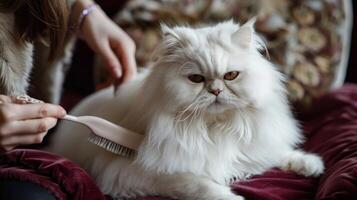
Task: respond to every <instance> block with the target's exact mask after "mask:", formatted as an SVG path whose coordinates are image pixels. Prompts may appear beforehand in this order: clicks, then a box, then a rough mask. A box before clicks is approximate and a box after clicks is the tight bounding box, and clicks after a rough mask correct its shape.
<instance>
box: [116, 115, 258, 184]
mask: <svg viewBox="0 0 357 200" xmlns="http://www.w3.org/2000/svg"><path fill="white" fill-rule="evenodd" d="M148 118H149V119H150V118H151V119H155V120H151V122H153V123H150V121H146V120H142V119H139V118H138V119H136V120H137V121H140V122H141V123H140V126H138V123H136V126H135V128H134V126H133V124H132V123H130V124H122V125H123V126H129V127H130V126H132V128H134V129H136V130H145V134H146V139H145V141H144V142H143V144H142V145H141V149H140V150H139V154H138V158H137V160H138V161H139V163H140V164H142V165H144V166H145V167H147V168H151V169H155V170H156V171H159V172H164V173H169V174H172V173H193V174H196V175H201V176H207V177H213V178H214V179H215V180H216V181H217V182H220V183H222V184H227V183H229V181H230V179H231V178H232V177H238V178H239V179H244V178H246V177H248V176H250V175H251V173H248V172H250V171H254V170H252V169H249V168H251V167H254V166H249V165H247V164H246V163H245V162H250V160H249V159H248V160H244V156H245V155H244V154H245V153H244V151H245V149H244V148H245V147H244V144H243V143H244V142H243V141H242V140H240V135H241V133H239V131H244V128H241V129H239V128H236V129H232V128H231V127H232V124H234V123H235V124H236V122H235V121H234V116H233V114H231V113H225V114H224V115H222V116H215V117H212V116H205V118H203V119H193V120H191V121H190V120H187V121H184V122H177V121H176V119H175V116H174V115H160V116H155V117H154V116H151V117H148ZM136 120H134V121H136ZM145 121H146V122H145ZM239 125H241V124H239ZM246 128H247V127H246ZM237 131H238V132H237ZM158 132H161V133H158ZM153 133H155V134H153ZM158 135H160V137H157V136H158ZM242 158H243V159H242ZM259 171H260V170H259Z"/></svg>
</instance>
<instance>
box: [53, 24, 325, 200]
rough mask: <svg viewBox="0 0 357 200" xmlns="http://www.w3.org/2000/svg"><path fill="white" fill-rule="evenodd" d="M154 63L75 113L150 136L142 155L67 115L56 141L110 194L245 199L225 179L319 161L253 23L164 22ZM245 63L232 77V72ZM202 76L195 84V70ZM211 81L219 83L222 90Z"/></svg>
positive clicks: (310, 168)
mask: <svg viewBox="0 0 357 200" xmlns="http://www.w3.org/2000/svg"><path fill="white" fill-rule="evenodd" d="M163 33H164V38H163V42H162V44H161V46H160V47H159V48H158V51H157V52H156V54H155V56H156V57H155V62H154V66H153V68H151V69H150V70H148V71H146V72H143V73H141V74H140V75H139V77H138V78H137V79H136V80H134V81H132V82H130V83H128V84H125V85H123V86H122V87H121V88H120V89H119V91H118V93H117V97H115V98H113V97H112V89H111V88H110V89H106V90H103V91H100V92H98V93H96V94H94V95H93V96H91V97H89V98H87V99H86V100H84V101H83V102H82V103H81V104H80V105H79V106H78V107H77V108H75V109H74V111H73V113H72V114H75V115H97V116H101V117H103V118H106V119H109V120H111V121H113V122H115V123H118V124H120V125H121V126H124V127H126V128H129V129H131V130H134V131H136V132H138V133H141V134H145V140H144V141H143V143H142V145H141V147H140V150H139V151H138V154H137V156H136V158H135V159H133V160H130V159H127V158H123V157H118V156H115V155H113V154H111V153H109V152H106V151H104V150H102V149H101V148H99V147H96V146H95V145H93V144H90V143H88V142H87V137H88V135H89V131H88V130H87V129H86V128H84V127H80V126H79V125H75V124H73V123H62V124H61V125H60V127H59V129H58V131H57V133H56V134H55V138H54V141H53V144H54V145H55V146H53V147H52V149H53V150H54V151H55V152H57V153H61V154H62V155H64V156H67V157H68V158H70V159H72V160H74V161H76V162H78V163H79V164H81V165H82V166H83V167H84V168H85V169H87V170H88V172H89V173H90V174H91V175H92V176H93V177H94V178H95V180H96V181H97V183H98V184H99V186H100V188H101V189H102V191H103V192H104V193H108V194H111V195H112V196H115V197H118V198H128V197H135V196H140V195H163V196H170V197H173V198H178V199H190V200H198V199H202V200H217V199H220V200H238V199H243V197H241V196H238V195H236V194H233V193H232V192H231V191H230V189H229V187H228V185H229V183H230V181H231V180H232V178H233V177H235V178H236V179H237V180H243V179H246V178H247V177H250V176H252V175H255V174H261V173H262V172H264V171H265V170H267V169H269V168H272V167H280V168H282V169H286V170H294V171H295V172H297V173H300V174H302V175H306V176H318V175H320V174H321V173H322V172H323V169H324V167H323V163H322V160H321V159H320V158H319V157H318V156H316V155H313V154H308V153H305V152H303V151H302V150H296V149H295V148H296V145H297V144H299V143H300V142H301V141H302V137H301V135H300V130H299V128H298V125H297V123H296V121H295V120H294V118H293V117H292V114H291V111H290V109H289V106H288V102H287V99H286V92H285V89H284V87H283V83H282V81H283V77H282V75H281V74H280V73H279V72H278V71H277V70H276V69H275V67H274V66H273V65H272V64H271V63H269V62H268V61H267V60H266V59H265V58H264V57H263V56H261V54H260V53H259V50H260V49H261V47H262V43H261V41H260V40H259V38H258V37H257V35H256V34H255V33H254V29H253V23H252V22H248V23H246V24H245V25H243V26H239V25H238V24H235V23H233V22H232V21H228V22H224V23H220V24H217V25H215V26H212V27H204V28H197V29H193V28H189V27H174V28H169V27H166V26H163ZM230 71H239V72H240V75H239V76H238V77H237V78H236V79H234V80H231V81H228V80H224V79H223V76H224V74H225V73H227V72H230ZM192 74H200V75H202V76H204V77H205V81H204V82H202V83H194V82H191V81H190V80H189V79H188V76H189V75H192ZM210 89H221V90H222V92H221V93H220V94H219V95H218V96H217V97H216V96H215V95H213V94H211V93H209V92H208V91H209V90H210Z"/></svg>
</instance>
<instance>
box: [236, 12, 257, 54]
mask: <svg viewBox="0 0 357 200" xmlns="http://www.w3.org/2000/svg"><path fill="white" fill-rule="evenodd" d="M255 21H256V18H252V19H250V20H249V21H248V22H246V23H245V24H243V25H242V26H241V27H239V29H238V30H237V31H235V32H234V33H233V34H232V35H231V39H232V42H233V43H235V44H236V45H238V46H240V47H243V48H250V47H251V46H252V44H253V36H254V32H255V31H254V24H255Z"/></svg>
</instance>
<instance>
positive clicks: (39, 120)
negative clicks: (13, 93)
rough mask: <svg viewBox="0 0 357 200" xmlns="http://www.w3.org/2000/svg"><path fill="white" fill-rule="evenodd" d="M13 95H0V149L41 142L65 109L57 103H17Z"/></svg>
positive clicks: (63, 114)
mask: <svg viewBox="0 0 357 200" xmlns="http://www.w3.org/2000/svg"><path fill="white" fill-rule="evenodd" d="M16 101H17V100H16V99H15V98H13V97H9V96H5V95H0V149H1V148H3V149H5V150H11V149H13V148H15V147H16V146H18V145H27V144H35V143H41V142H42V140H43V138H44V136H45V135H46V133H47V131H48V130H49V129H51V128H53V127H54V126H55V125H56V123H57V118H62V117H64V116H65V115H66V111H65V110H64V109H63V108H62V107H61V106H57V105H52V104H47V103H38V104H18V103H17V102H16Z"/></svg>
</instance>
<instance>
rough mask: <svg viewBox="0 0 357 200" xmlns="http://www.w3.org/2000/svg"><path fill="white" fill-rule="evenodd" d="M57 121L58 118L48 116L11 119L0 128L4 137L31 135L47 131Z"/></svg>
mask: <svg viewBox="0 0 357 200" xmlns="http://www.w3.org/2000/svg"><path fill="white" fill-rule="evenodd" d="M56 123H57V119H56V118H52V117H47V118H41V119H29V120H20V121H11V122H9V123H7V124H6V125H4V126H2V127H1V128H0V132H1V135H2V137H3V138H5V137H10V136H18V135H31V134H37V133H42V132H47V131H48V130H50V129H51V128H53V127H54V126H55V125H56Z"/></svg>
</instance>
